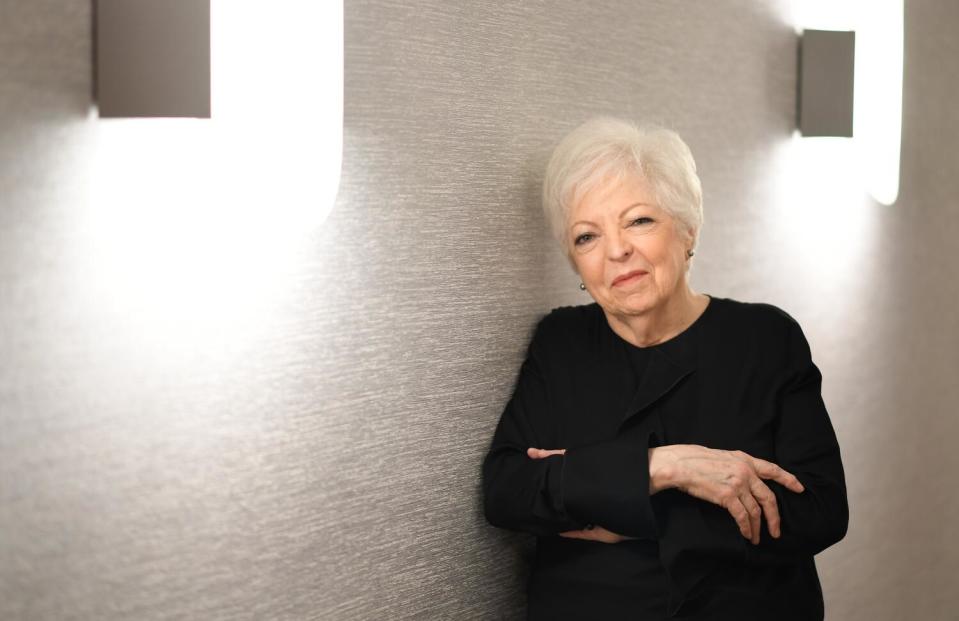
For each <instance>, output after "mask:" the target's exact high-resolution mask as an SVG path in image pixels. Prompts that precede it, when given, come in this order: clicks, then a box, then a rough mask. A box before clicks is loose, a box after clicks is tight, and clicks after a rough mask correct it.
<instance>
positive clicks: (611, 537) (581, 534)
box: [559, 526, 637, 543]
mask: <svg viewBox="0 0 959 621" xmlns="http://www.w3.org/2000/svg"><path fill="white" fill-rule="evenodd" d="M559 536H560V537H567V538H569V539H586V540H589V541H599V542H602V543H619V542H620V541H626V540H627V539H636V538H637V537H627V536H625V535H620V534H617V533H614V532H613V531H611V530H606V529H605V528H603V527H602V526H593V527H592V528H584V529H582V530H568V531H566V532H565V533H560V534H559Z"/></svg>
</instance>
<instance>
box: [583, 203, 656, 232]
mask: <svg viewBox="0 0 959 621" xmlns="http://www.w3.org/2000/svg"><path fill="white" fill-rule="evenodd" d="M640 206H642V207H655V205H653V204H652V203H633V204H632V205H628V206H627V207H626V208H625V209H623V210H622V211H621V212H619V217H620V218H622V217H623V214H624V213H626V212H627V211H629V210H630V209H632V208H633V207H640ZM577 224H595V222H590V221H589V220H577V221H576V222H573V223H572V224H570V228H572V227H574V226H576V225H577Z"/></svg>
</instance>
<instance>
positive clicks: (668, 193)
mask: <svg viewBox="0 0 959 621" xmlns="http://www.w3.org/2000/svg"><path fill="white" fill-rule="evenodd" d="M628 174H638V175H641V176H642V178H643V179H644V180H645V181H646V183H648V184H649V186H650V189H651V190H652V192H653V196H654V197H655V199H656V202H657V203H658V206H659V207H660V208H662V209H663V210H665V211H666V212H668V213H669V214H670V215H671V216H673V218H674V219H676V220H677V221H679V223H681V224H683V225H685V227H686V228H688V229H689V230H690V231H691V232H692V239H691V240H690V241H691V242H692V248H695V246H696V243H697V242H698V241H699V231H700V229H701V228H702V224H703V192H702V186H701V184H700V181H699V176H698V175H697V174H696V162H695V160H693V154H692V153H691V152H690V150H689V147H688V146H686V143H685V142H683V140H682V138H680V137H679V134H677V133H676V132H674V131H672V130H668V129H664V128H660V127H655V126H637V125H635V124H634V123H631V122H629V121H624V120H621V119H616V118H612V117H605V116H604V117H596V118H593V119H590V120H589V121H586V122H585V123H583V124H582V125H580V126H579V127H577V128H576V129H574V130H573V131H571V132H570V133H568V134H567V135H566V137H565V138H563V139H562V140H561V141H560V142H559V144H558V145H556V148H555V149H554V150H553V155H552V157H551V158H550V160H549V164H548V165H547V166H546V176H545V178H544V180H543V211H544V212H545V214H546V220H547V221H548V222H549V225H550V228H551V229H552V232H553V235H554V237H556V239H557V241H559V242H560V244H561V245H562V247H563V250H564V251H565V252H566V255H567V257H570V260H572V259H571V250H572V243H571V241H572V240H571V239H569V233H568V230H567V224H568V219H569V215H570V211H571V209H572V207H573V205H576V204H577V203H578V202H579V201H580V200H581V199H582V197H583V196H584V195H585V194H586V193H587V192H588V191H589V190H591V189H592V188H594V187H596V186H597V185H599V184H600V183H606V182H610V181H618V180H621V179H623V178H624V177H625V176H626V175H628ZM682 233H685V231H682ZM691 263H692V261H691V260H690V261H689V262H688V263H687V265H688V264H691Z"/></svg>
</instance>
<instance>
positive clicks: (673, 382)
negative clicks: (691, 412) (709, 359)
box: [619, 343, 695, 428]
mask: <svg viewBox="0 0 959 621" xmlns="http://www.w3.org/2000/svg"><path fill="white" fill-rule="evenodd" d="M666 345H670V343H666ZM682 349H685V348H682ZM675 354H680V355H678V356H677V355H675ZM688 354H689V352H686V351H681V350H680V349H677V351H676V352H674V353H673V355H672V356H667V355H666V354H665V353H664V352H663V349H662V348H656V349H654V350H652V352H650V356H649V363H648V365H647V367H646V371H645V373H643V378H642V380H641V381H640V384H639V388H637V389H636V393H635V394H634V395H633V398H632V399H630V401H629V407H627V408H626V412H625V413H624V414H623V418H622V421H621V422H620V424H619V426H620V428H622V426H623V425H625V424H626V423H627V422H628V421H629V420H630V419H631V418H633V417H634V416H635V415H637V414H639V413H640V412H643V411H644V410H646V409H647V408H648V407H649V406H651V405H653V404H654V403H655V402H656V401H658V400H659V399H660V398H661V397H663V396H664V395H666V394H667V393H669V392H670V391H671V390H673V388H675V387H676V386H678V385H679V383H680V382H682V381H683V379H685V378H686V377H687V376H688V375H690V374H691V373H692V372H693V371H694V370H695V365H694V364H693V363H692V359H691V358H692V356H690V355H688ZM674 358H676V360H674ZM677 360H678V361H677Z"/></svg>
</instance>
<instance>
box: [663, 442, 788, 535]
mask: <svg viewBox="0 0 959 621" xmlns="http://www.w3.org/2000/svg"><path fill="white" fill-rule="evenodd" d="M649 455H650V468H649V469H650V481H651V485H650V487H651V488H652V487H654V486H653V484H652V481H653V480H657V481H665V484H662V486H661V487H659V489H664V488H669V487H675V488H678V489H679V490H681V491H683V492H685V493H687V494H689V495H690V496H695V497H696V498H700V499H702V500H705V501H707V502H711V503H713V504H716V505H719V506H720V507H722V508H724V509H726V510H727V511H729V513H730V515H732V516H733V519H735V520H736V524H738V525H739V531H740V532H741V533H742V535H743V537H746V538H747V539H749V540H750V541H751V542H752V543H753V544H754V545H756V544H758V543H759V533H760V527H761V525H762V514H763V513H765V514H766V522H767V524H768V526H769V533H770V534H771V535H772V536H773V537H775V538H777V539H778V538H779V536H780V535H781V532H780V517H779V507H778V506H777V503H776V495H775V494H773V492H772V490H770V489H769V487H768V486H767V485H766V484H765V483H763V482H762V480H761V479H771V480H773V481H776V482H778V483H781V484H782V485H783V486H785V487H786V489H788V490H790V491H793V492H796V493H799V492H802V491H803V490H804V489H805V488H804V487H803V485H802V483H800V482H799V479H797V478H796V477H795V476H794V475H792V474H790V473H789V472H786V471H785V470H783V469H782V468H780V467H779V466H777V465H776V464H774V463H772V462H769V461H766V460H763V459H759V458H757V457H753V456H751V455H749V454H747V453H744V452H743V451H725V450H721V449H711V448H707V447H705V446H699V445H697V444H672V445H668V446H660V447H656V448H653V449H650V451H649ZM651 491H653V492H655V491H658V490H651Z"/></svg>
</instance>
